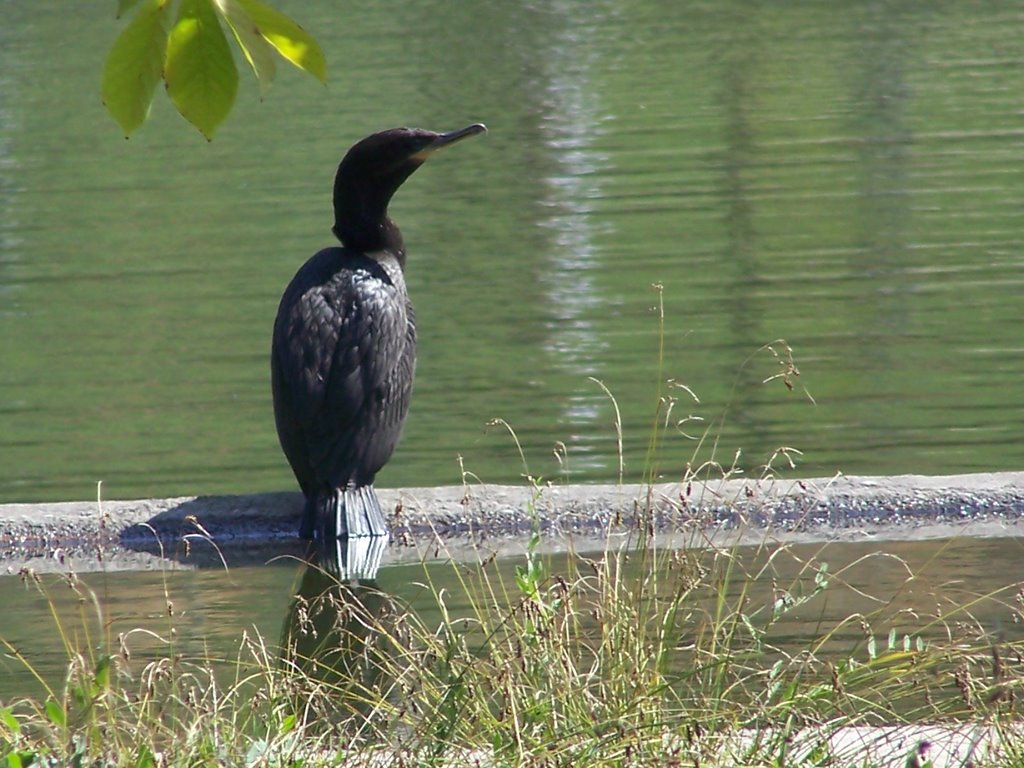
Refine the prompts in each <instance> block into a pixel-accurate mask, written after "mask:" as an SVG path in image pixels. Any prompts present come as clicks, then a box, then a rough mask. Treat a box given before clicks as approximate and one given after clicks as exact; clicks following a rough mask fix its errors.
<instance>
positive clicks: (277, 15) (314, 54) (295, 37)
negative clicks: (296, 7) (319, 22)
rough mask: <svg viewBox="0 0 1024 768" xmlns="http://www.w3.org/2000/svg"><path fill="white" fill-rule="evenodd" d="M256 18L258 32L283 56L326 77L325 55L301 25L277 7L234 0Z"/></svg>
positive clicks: (253, 18) (250, 0) (257, 2)
mask: <svg viewBox="0 0 1024 768" xmlns="http://www.w3.org/2000/svg"><path fill="white" fill-rule="evenodd" d="M237 2H238V4H239V5H241V6H242V7H243V8H245V11H246V13H248V14H249V17H250V18H251V19H252V20H253V21H254V22H256V26H257V28H258V29H259V31H260V34H261V35H263V37H265V38H266V40H267V42H268V43H270V44H271V45H272V46H274V48H275V49H276V50H277V52H278V53H280V54H281V55H282V56H284V58H286V59H288V61H290V62H291V63H292V64H294V65H295V66H296V67H298V68H299V69H303V70H305V71H306V72H309V73H310V74H311V75H313V77H315V78H316V79H318V80H319V81H320V82H326V80H327V59H326V58H325V57H324V52H323V51H322V50H321V48H320V46H319V45H318V44H317V42H316V40H314V39H313V37H312V36H311V35H310V34H309V33H308V32H306V30H304V29H303V28H302V27H300V26H299V25H298V24H296V23H295V22H294V21H292V20H291V19H290V18H288V17H287V16H285V15H284V14H283V13H281V12H280V11H278V10H275V9H274V8H271V7H270V6H269V5H266V4H264V3H261V2H260V1H259V0H237Z"/></svg>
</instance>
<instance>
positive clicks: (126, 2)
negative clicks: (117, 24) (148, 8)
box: [117, 0, 139, 19]
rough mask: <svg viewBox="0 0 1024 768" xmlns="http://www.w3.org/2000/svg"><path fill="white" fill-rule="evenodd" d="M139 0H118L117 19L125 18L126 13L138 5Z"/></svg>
mask: <svg viewBox="0 0 1024 768" xmlns="http://www.w3.org/2000/svg"><path fill="white" fill-rule="evenodd" d="M138 2H139V0H117V18H119V19H120V18H121V17H122V16H124V14H125V12H126V11H130V10H131V9H132V8H134V7H135V6H136V5H137V4H138Z"/></svg>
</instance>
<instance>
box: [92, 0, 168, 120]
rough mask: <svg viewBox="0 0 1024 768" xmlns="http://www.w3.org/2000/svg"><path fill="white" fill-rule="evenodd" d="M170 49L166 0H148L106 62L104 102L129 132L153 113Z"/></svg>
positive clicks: (126, 28)
mask: <svg viewBox="0 0 1024 768" xmlns="http://www.w3.org/2000/svg"><path fill="white" fill-rule="evenodd" d="M166 50H167V5H166V0H147V1H146V3H145V4H144V5H143V6H142V7H141V8H139V10H138V12H137V13H136V14H135V18H133V19H132V20H131V22H130V23H129V24H128V26H127V27H125V28H124V30H123V31H122V32H121V34H120V35H118V36H117V39H116V40H115V41H114V45H113V46H111V48H110V53H109V54H107V61H106V63H105V64H104V65H103V80H102V83H101V85H100V92H101V94H102V96H103V103H104V104H105V105H106V107H107V111H108V112H110V114H111V115H113V117H114V119H115V120H117V122H118V124H119V125H120V126H121V129H122V130H123V131H124V132H125V135H126V136H127V135H129V134H131V132H132V131H134V130H135V129H136V128H138V127H139V126H140V125H142V123H143V122H144V121H145V120H146V116H147V115H148V114H149V107H150V105H151V104H152V103H153V92H154V91H155V90H156V85H157V83H159V82H160V76H161V72H162V69H163V64H164V52H165V51H166Z"/></svg>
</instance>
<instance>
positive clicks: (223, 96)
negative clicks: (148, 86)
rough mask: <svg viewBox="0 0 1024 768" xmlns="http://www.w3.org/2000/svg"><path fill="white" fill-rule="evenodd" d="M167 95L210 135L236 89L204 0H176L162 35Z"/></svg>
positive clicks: (232, 71) (223, 39)
mask: <svg viewBox="0 0 1024 768" xmlns="http://www.w3.org/2000/svg"><path fill="white" fill-rule="evenodd" d="M164 80H165V81H166V83H167V95H168V96H170V97H171V101H173V102H174V106H176V107H177V108H178V112H180V113H181V115H182V117H184V118H185V119H186V120H188V121H189V122H190V123H192V125H194V126H195V127H196V128H198V129H199V131H200V132H201V133H202V134H203V135H204V136H205V137H206V138H207V139H211V138H213V133H214V131H215V130H217V126H218V125H220V124H221V123H222V122H223V121H224V118H225V117H227V116H228V112H230V111H231V106H232V105H233V104H234V103H235V95H236V94H237V93H238V69H237V68H236V67H235V60H234V59H233V58H232V57H231V49H230V48H229V47H228V41H227V38H226V37H224V30H222V29H221V27H220V22H219V21H218V20H217V14H216V13H215V12H214V10H213V6H212V5H211V4H210V0H181V6H180V7H179V8H178V19H177V21H175V22H174V28H173V29H171V35H170V38H169V39H168V41H167V61H166V64H165V65H164Z"/></svg>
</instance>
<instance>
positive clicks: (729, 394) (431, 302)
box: [0, 0, 1024, 501]
mask: <svg viewBox="0 0 1024 768" xmlns="http://www.w3.org/2000/svg"><path fill="white" fill-rule="evenodd" d="M280 5H281V7H282V8H283V9H284V10H286V11H288V12H289V13H291V14H292V15H294V16H295V17H296V18H297V19H298V20H299V21H300V22H301V23H302V24H303V25H304V26H305V27H306V28H307V29H309V30H310V31H312V32H313V33H315V34H316V36H317V37H318V39H319V40H320V42H321V43H322V44H323V46H324V48H325V50H326V52H327V55H328V60H329V75H330V83H329V85H328V86H327V87H326V88H324V87H322V86H320V85H318V84H316V83H315V82H314V81H313V80H312V79H310V78H308V77H306V76H304V75H302V74H300V73H297V72H292V71H288V70H286V69H285V67H284V66H282V68H281V71H280V73H279V82H278V83H277V85H276V86H275V88H274V89H272V90H271V92H270V93H269V94H268V96H267V97H266V99H265V101H264V102H262V103H260V101H259V98H258V94H257V90H256V87H255V85H254V84H253V83H250V82H246V83H245V84H244V85H243V88H242V92H241V93H240V96H239V102H238V105H237V107H236V109H235V111H234V113H233V114H232V116H231V117H230V119H229V121H228V122H227V123H226V124H225V125H224V127H223V128H222V129H221V130H220V132H219V134H218V135H217V137H216V139H215V141H214V142H213V143H212V144H207V143H206V142H205V141H204V140H202V139H201V138H200V137H199V135H198V134H197V133H196V132H195V131H194V130H193V129H191V128H190V127H188V126H187V125H186V124H185V123H184V122H183V121H182V120H181V119H180V118H179V117H178V116H177V115H176V114H175V113H174V112H173V110H172V109H171V108H170V106H169V105H168V104H167V103H166V102H167V100H166V99H165V98H164V96H163V94H158V96H159V98H158V100H157V103H156V105H155V108H154V110H153V114H152V119H151V120H150V122H149V123H148V124H147V125H145V126H144V127H143V129H142V130H141V131H139V133H138V134H137V135H136V136H134V137H133V138H132V139H131V140H130V141H125V140H124V139H123V138H122V137H121V136H120V134H119V130H118V128H117V126H116V125H115V123H114V122H113V121H112V120H111V119H110V118H109V117H108V116H107V115H106V114H105V113H104V111H103V109H102V106H101V105H100V103H99V96H98V83H99V74H100V71H101V65H102V60H103V56H104V54H105V52H106V49H107V48H108V46H109V44H110V43H111V41H112V40H113V38H114V36H115V35H116V34H117V31H118V30H119V29H120V27H119V26H118V24H117V23H116V22H115V21H114V19H113V3H110V2H107V1H106V0H103V1H101V0H91V1H90V2H84V1H83V2H76V3H73V4H66V3H14V4H7V5H6V6H5V9H4V24H3V26H2V29H0V456H2V459H0V501H33V500H57V499H88V498H93V497H94V496H95V495H96V483H97V482H98V481H102V482H103V494H104V495H105V496H106V497H108V498H111V497H112V498H124V497H145V496H165V495H179V494H193V493H198V494H204V493H227V492H256V491H263V490H274V489H287V488H292V487H294V481H293V480H292V478H291V476H290V473H289V471H288V469H287V466H286V463H285V461H284V459H283V457H282V456H281V454H280V451H279V449H278V447H277V443H276V437H275V434H274V430H273V421H272V415H271V409H270V401H269V376H268V362H267V356H268V346H269V339H270V328H271V323H272V321H273V316H274V312H275V310H276V305H277V300H278V298H279V296H280V293H281V291H282V289H283V287H284V285H285V284H286V283H287V281H288V280H289V278H290V277H291V275H292V274H293V273H294V271H295V270H296V269H297V268H298V266H299V265H300V264H301V263H302V261H303V260H304V259H305V258H307V257H308V256H309V255H311V254H312V253H313V252H314V251H315V250H317V249H318V248H320V247H323V246H325V245H329V244H330V242H331V237H330V225H331V210H330V199H329V196H330V189H331V183H332V178H333V172H334V168H335V165H336V163H337V161H338V160H339V158H340V156H341V154H342V153H343V151H344V150H345V149H346V148H347V146H348V145H349V144H350V143H352V142H353V141H354V140H356V139H358V138H360V137H361V136H363V135H364V134H366V133H368V132H370V131H373V130H377V129H380V128H383V127H388V126H391V125H396V124H415V125H421V126H424V127H430V128H434V129H450V128H454V127H458V126H462V125H465V124H468V123H470V122H473V121H483V122H486V123H487V124H488V126H489V127H490V129H491V132H490V134H489V135H488V136H486V137H483V138H481V139H477V140H474V141H473V142H468V143H466V144H464V145H461V146H459V147H458V151H452V152H450V153H445V154H444V155H443V156H441V157H439V158H437V159H436V160H434V161H432V162H431V163H430V164H429V165H428V166H427V167H425V168H424V169H423V170H422V171H421V172H419V173H418V174H417V175H416V176H415V177H414V178H413V179H411V180H410V182H409V183H408V184H407V185H406V186H405V187H404V188H403V189H402V190H401V192H400V193H399V195H398V197H397V198H396V200H395V202H394V205H393V207H392V213H393V215H394V217H395V219H396V220H397V221H398V222H399V224H400V225H401V226H402V228H403V232H404V234H405V240H406V243H407V246H408V250H409V273H408V283H409V286H410V290H411V292H412V294H413V297H414V301H415V303H416V307H417V314H418V318H419V326H420V339H421V346H420V361H419V368H418V374H417V381H416V390H415V393H414V398H413V405H412V410H411V413H410V415H409V420H408V423H407V427H406V433H405V437H404V440H403V442H402V444H401V445H400V447H399V450H398V452H397V453H396V454H395V456H394V458H393V460H392V462H391V463H390V464H389V465H388V467H387V468H386V469H385V471H384V472H382V474H381V476H380V479H379V482H380V484H381V485H385V486H407V485H427V484H447V483H457V482H460V481H461V479H462V477H461V475H460V466H459V457H462V460H463V463H464V466H465V469H466V470H467V471H470V472H472V473H474V474H475V475H476V476H478V477H480V478H481V479H483V480H484V481H487V482H502V481H505V482H508V481H515V480H517V478H518V477H519V475H520V474H521V473H522V472H523V471H524V470H523V467H522V465H521V462H520V459H519V455H518V451H517V449H516V447H515V444H514V442H513V441H512V439H511V437H510V436H509V434H508V432H507V430H505V429H504V428H503V427H497V428H487V427H486V425H487V423H488V422H489V421H490V420H492V419H495V418H501V419H504V420H506V421H507V422H508V423H509V424H510V425H511V426H512V427H513V429H514V430H515V432H516V435H517V436H518V440H519V441H520V443H521V444H522V447H523V450H524V452H525V456H526V459H527V463H528V471H529V472H530V473H532V474H534V475H541V476H544V477H560V478H564V479H569V480H573V481H607V480H611V479H614V478H615V477H616V475H617V474H618V458H617V445H616V444H617V440H616V431H615V427H614V419H615V417H614V410H613V408H612V405H611V403H610V401H609V399H608V397H607V395H606V394H605V393H604V392H603V391H602V390H601V388H600V387H599V386H598V385H597V384H595V383H594V382H592V381H590V380H589V377H595V378H597V379H600V380H601V381H602V382H603V383H604V384H605V385H606V386H607V387H608V389H609V390H610V391H611V392H612V393H613V394H614V395H615V397H616V398H617V400H618V404H619V407H620V409H621V412H622V419H623V424H624V437H623V448H624V454H623V455H624V461H625V474H626V476H627V479H636V478H638V477H639V476H640V475H641V474H642V473H643V471H644V469H645V465H646V464H647V459H646V452H647V445H648V441H649V437H650V433H651V424H652V421H653V418H654V411H655V407H656V403H657V398H658V393H659V386H658V383H659V381H662V382H664V381H666V380H668V379H673V380H675V381H678V382H682V383H685V384H686V385H688V386H689V387H690V388H691V389H692V390H693V391H694V392H695V393H696V394H697V395H698V396H699V398H700V402H699V403H697V402H694V401H693V400H692V399H690V398H689V396H688V395H687V394H686V393H685V391H684V390H681V389H678V388H669V389H666V388H665V385H662V389H663V390H664V391H665V392H666V393H668V394H673V395H675V396H678V397H679V401H678V403H676V405H675V406H674V409H673V412H672V416H673V421H675V420H678V419H682V418H684V417H688V416H691V415H693V416H698V417H700V418H702V419H703V420H704V421H703V422H689V423H687V424H686V425H685V427H684V429H683V430H681V431H685V432H686V433H687V434H690V435H700V434H701V433H702V432H703V431H704V430H705V429H706V430H708V433H709V438H708V439H707V440H705V441H704V442H702V443H699V444H698V443H697V442H695V441H693V440H690V439H688V438H687V437H686V436H684V435H683V434H681V431H680V430H676V429H675V428H674V427H673V428H672V429H671V430H670V434H669V435H668V437H667V438H666V440H665V442H664V444H663V446H662V447H661V449H660V452H659V454H658V461H657V468H658V470H659V471H660V472H661V473H662V474H663V476H665V477H666V478H668V479H671V478H673V477H675V476H677V475H678V474H679V473H680V472H681V471H682V468H683V467H684V466H685V463H686V462H687V461H693V462H701V461H705V460H709V459H711V460H717V461H719V462H721V463H723V464H728V463H731V462H732V460H733V457H734V455H735V454H736V452H737V450H742V455H741V459H740V462H741V464H742V466H743V467H744V468H745V469H746V470H747V471H748V472H755V473H756V472H758V471H760V470H759V467H761V466H762V465H763V464H764V463H765V462H766V461H767V460H768V458H769V457H770V456H771V454H772V453H773V451H774V450H775V449H776V448H778V447H780V446H791V447H794V448H797V449H799V450H801V451H803V456H802V457H801V458H799V460H798V467H797V470H796V472H797V473H799V474H803V475H828V474H832V473H833V472H835V471H836V470H842V471H844V472H848V473H894V472H922V473H949V472H960V471H972V470H1010V469H1021V468H1022V466H1024V441H1022V440H1021V439H1020V437H1019V436H1020V432H1021V426H1022V421H1024V418H1022V416H1024V399H1022V396H1021V385H1020V382H1021V381H1022V380H1024V323H1022V322H1021V319H1022V312H1021V309H1020V306H1021V305H1020V298H1019V294H1020V288H1021V285H1022V283H1024V256H1022V253H1024V248H1022V245H1024V123H1022V122H1021V113H1020V108H1021V107H1020V105H1021V94H1022V93H1024V66H1022V64H1021V62H1024V17H1022V16H1021V15H1020V13H1019V8H1018V6H1017V5H1016V4H1015V3H1011V2H983V3H971V4H965V3H943V2H939V3H914V2H905V3H896V2H874V3H848V4H838V5H837V4H835V3H827V2H808V3H781V4H757V3H749V2H739V1H738V0H737V1H735V2H729V1H726V2H708V3H700V2H679V0H661V1H660V2H650V1H649V2H630V1H629V0H625V1H623V2H610V1H601V0H599V1H598V2H589V1H587V2H584V1H583V0H579V2H573V1H571V0H561V1H559V0H547V1H545V2H538V3H530V4H525V3H508V2H493V1H488V0H467V1H466V2H460V3H457V4H453V3H441V2H438V1H437V0H423V1H421V2H416V3H407V2H400V1H399V0H382V1H381V2H375V3H364V4H361V5H355V4H338V3H329V2H325V1H320V2H303V3H299V2H283V1H282V2H281V3H280ZM653 283H658V284H661V285H662V286H663V290H664V312H665V320H664V326H665V327H664V353H663V360H662V361H661V362H659V330H658V328H659V320H658V314H657V312H654V311H652V307H654V306H656V305H657V303H658V295H657V293H656V292H655V291H654V290H653V289H652V288H651V285H652V284H653ZM779 338H784V339H785V340H786V341H787V342H788V343H789V345H791V346H792V348H793V350H794V356H795V359H796V362H797V365H798V366H799V368H800V371H801V374H802V375H801V376H800V377H799V378H798V379H796V380H795V382H794V383H795V387H794V391H792V392H790V391H788V390H787V389H786V388H785V386H784V385H783V382H782V380H780V379H775V380H772V381H769V382H768V383H767V384H764V383H762V382H763V380H765V379H767V378H769V377H771V376H772V375H773V374H775V373H777V372H779V370H780V368H779V365H778V363H777V361H776V360H775V358H773V357H772V356H771V354H770V353H768V352H767V351H761V352H758V350H759V348H761V347H762V345H764V344H766V343H770V342H773V341H774V340H776V339H779ZM773 348H774V349H775V351H776V352H779V353H780V354H781V353H782V349H783V348H782V346H781V345H780V344H775V345H774V346H773ZM804 388H806V390H807V391H809V392H810V393H811V395H813V398H814V401H815V402H816V404H813V403H812V402H811V401H810V399H809V398H808V397H807V395H806V393H805V392H804ZM559 441H561V442H563V443H564V444H565V446H566V448H567V458H566V459H565V461H564V462H562V463H559V462H558V461H556V459H555V458H554V456H553V448H554V446H555V445H556V443H558V442H559Z"/></svg>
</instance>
